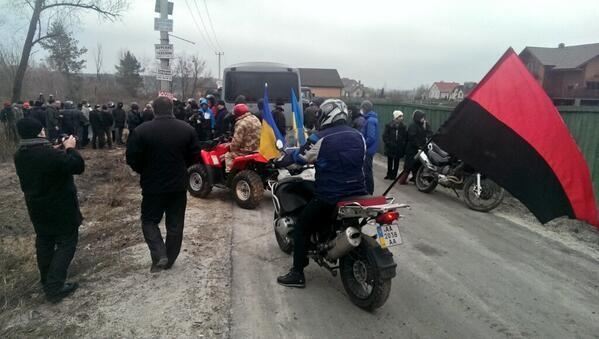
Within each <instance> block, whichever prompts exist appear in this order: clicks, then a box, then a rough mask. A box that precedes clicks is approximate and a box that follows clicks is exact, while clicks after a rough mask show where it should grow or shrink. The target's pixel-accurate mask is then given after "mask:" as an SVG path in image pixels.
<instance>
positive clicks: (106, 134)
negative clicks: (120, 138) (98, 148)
mask: <svg viewBox="0 0 599 339" xmlns="http://www.w3.org/2000/svg"><path fill="white" fill-rule="evenodd" d="M104 137H105V140H106V143H107V144H108V147H112V127H104Z"/></svg>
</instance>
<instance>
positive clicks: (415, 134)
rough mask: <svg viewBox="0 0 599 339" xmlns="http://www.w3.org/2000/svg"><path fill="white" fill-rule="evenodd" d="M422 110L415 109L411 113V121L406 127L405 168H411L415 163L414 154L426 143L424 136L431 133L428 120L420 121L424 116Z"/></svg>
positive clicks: (426, 136)
mask: <svg viewBox="0 0 599 339" xmlns="http://www.w3.org/2000/svg"><path fill="white" fill-rule="evenodd" d="M424 116H425V115H424V112H422V111H419V110H416V111H414V114H413V115H412V123H411V124H410V127H408V141H407V145H406V168H412V166H413V165H414V164H415V160H414V156H415V155H416V154H417V153H418V150H419V149H421V148H424V146H425V145H426V138H428V137H430V136H432V135H433V132H432V130H431V127H430V125H429V123H428V122H425V123H424V124H423V123H422V122H421V121H420V120H422V118H424Z"/></svg>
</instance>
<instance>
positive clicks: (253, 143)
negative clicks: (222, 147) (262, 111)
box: [231, 112, 262, 154]
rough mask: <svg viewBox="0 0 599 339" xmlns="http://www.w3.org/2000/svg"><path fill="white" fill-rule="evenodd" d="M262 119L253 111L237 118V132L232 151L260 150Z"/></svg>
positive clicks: (234, 136)
mask: <svg viewBox="0 0 599 339" xmlns="http://www.w3.org/2000/svg"><path fill="white" fill-rule="evenodd" d="M261 130H262V126H261V125H260V120H259V119H258V118H256V116H255V115H253V114H252V112H247V113H245V114H243V115H242V116H240V117H239V118H237V120H236V122H235V133H234V134H233V140H231V153H234V154H249V153H254V152H258V150H259V148H260V132H261Z"/></svg>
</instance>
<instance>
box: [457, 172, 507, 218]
mask: <svg viewBox="0 0 599 339" xmlns="http://www.w3.org/2000/svg"><path fill="white" fill-rule="evenodd" d="M481 186H482V187H483V193H482V194H481V197H477V196H476V194H475V193H474V189H475V188H476V176H475V175H471V176H469V177H468V178H467V179H466V181H465V182H464V200H465V201H466V205H467V206H468V208H470V209H472V210H475V211H479V212H489V211H491V210H493V209H495V208H496V207H497V206H499V204H501V202H502V201H503V198H504V197H505V191H504V190H503V188H502V187H500V186H499V185H497V184H496V183H495V182H493V181H492V180H491V179H487V178H482V179H481Z"/></svg>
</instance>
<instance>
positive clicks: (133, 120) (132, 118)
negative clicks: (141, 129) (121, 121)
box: [127, 111, 143, 132]
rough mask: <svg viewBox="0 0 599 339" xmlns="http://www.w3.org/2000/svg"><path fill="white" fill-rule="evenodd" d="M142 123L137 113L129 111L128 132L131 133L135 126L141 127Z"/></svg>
mask: <svg viewBox="0 0 599 339" xmlns="http://www.w3.org/2000/svg"><path fill="white" fill-rule="evenodd" d="M142 122H143V118H142V116H141V114H140V113H139V111H130V112H129V114H127V127H128V128H129V132H132V131H133V130H134V129H135V128H136V127H137V126H139V125H141V124H142Z"/></svg>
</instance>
